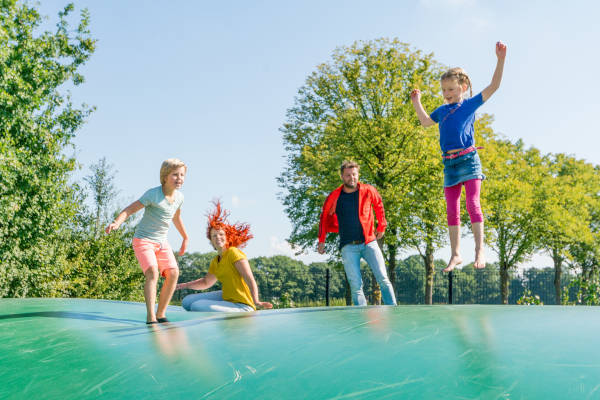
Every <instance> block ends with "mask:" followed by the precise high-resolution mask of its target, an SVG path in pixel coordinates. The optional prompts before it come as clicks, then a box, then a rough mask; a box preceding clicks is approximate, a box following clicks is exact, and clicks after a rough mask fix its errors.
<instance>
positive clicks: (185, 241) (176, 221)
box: [173, 208, 188, 256]
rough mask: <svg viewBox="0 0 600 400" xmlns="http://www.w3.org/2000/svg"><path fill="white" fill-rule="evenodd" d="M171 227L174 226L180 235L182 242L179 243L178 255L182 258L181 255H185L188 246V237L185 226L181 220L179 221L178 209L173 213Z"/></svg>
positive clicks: (179, 212) (179, 209)
mask: <svg viewBox="0 0 600 400" xmlns="http://www.w3.org/2000/svg"><path fill="white" fill-rule="evenodd" d="M173 225H175V228H177V230H178V231H179V233H180V234H181V237H182V238H183V241H182V242H181V248H180V249H179V255H180V256H182V255H183V253H185V249H186V248H187V245H188V235H187V232H186V231H185V226H183V220H182V219H181V208H178V209H177V211H175V215H174V216H173Z"/></svg>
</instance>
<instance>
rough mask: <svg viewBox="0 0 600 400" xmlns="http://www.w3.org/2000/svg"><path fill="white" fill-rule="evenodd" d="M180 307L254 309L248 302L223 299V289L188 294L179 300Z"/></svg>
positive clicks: (208, 309)
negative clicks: (233, 301)
mask: <svg viewBox="0 0 600 400" xmlns="http://www.w3.org/2000/svg"><path fill="white" fill-rule="evenodd" d="M181 307H183V308H184V309H186V310H187V311H220V312H244V311H254V309H253V308H252V307H250V306H249V305H248V304H243V303H232V302H230V301H225V300H223V291H222V290H215V291H213V292H204V293H196V294H188V295H187V296H185V297H184V298H183V300H182V301H181Z"/></svg>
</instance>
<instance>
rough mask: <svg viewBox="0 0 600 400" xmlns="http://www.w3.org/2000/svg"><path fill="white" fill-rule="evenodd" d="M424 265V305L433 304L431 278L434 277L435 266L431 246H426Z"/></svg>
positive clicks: (429, 244)
mask: <svg viewBox="0 0 600 400" xmlns="http://www.w3.org/2000/svg"><path fill="white" fill-rule="evenodd" d="M423 262H424V264H425V304H433V276H434V275H435V266H434V264H433V246H432V245H431V243H428V244H427V247H426V248H425V255H424V256H423Z"/></svg>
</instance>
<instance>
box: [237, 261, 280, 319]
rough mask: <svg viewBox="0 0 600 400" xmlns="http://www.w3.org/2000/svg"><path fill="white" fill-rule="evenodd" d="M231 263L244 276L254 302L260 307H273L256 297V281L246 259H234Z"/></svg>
mask: <svg viewBox="0 0 600 400" xmlns="http://www.w3.org/2000/svg"><path fill="white" fill-rule="evenodd" d="M233 265H235V268H236V269H237V270H238V272H239V273H240V275H241V276H242V278H244V281H245V282H246V285H248V288H249V289H250V294H251V295H252V301H254V304H256V305H257V306H259V307H262V308H273V304H271V303H269V302H268V301H260V300H259V299H258V286H257V285H256V281H255V280H254V275H253V274H252V270H251V269H250V264H249V263H248V260H246V259H245V258H244V259H242V260H238V261H236V262H235V264H233Z"/></svg>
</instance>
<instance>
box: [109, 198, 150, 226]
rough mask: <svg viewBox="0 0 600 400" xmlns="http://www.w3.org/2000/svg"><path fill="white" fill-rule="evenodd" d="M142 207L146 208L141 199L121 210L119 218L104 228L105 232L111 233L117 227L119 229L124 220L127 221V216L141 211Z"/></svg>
mask: <svg viewBox="0 0 600 400" xmlns="http://www.w3.org/2000/svg"><path fill="white" fill-rule="evenodd" d="M142 208H144V205H143V204H142V203H140V201H139V200H136V201H134V202H133V203H131V204H130V205H128V206H127V207H125V208H124V209H123V211H121V212H120V213H119V216H118V217H117V218H115V220H114V221H113V222H111V223H110V224H108V226H107V227H106V229H104V232H106V233H111V232H112V231H114V230H115V229H119V226H121V224H122V223H123V222H125V220H126V219H127V218H129V216H130V215H131V214H135V213H136V212H138V211H140V210H141V209H142Z"/></svg>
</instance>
